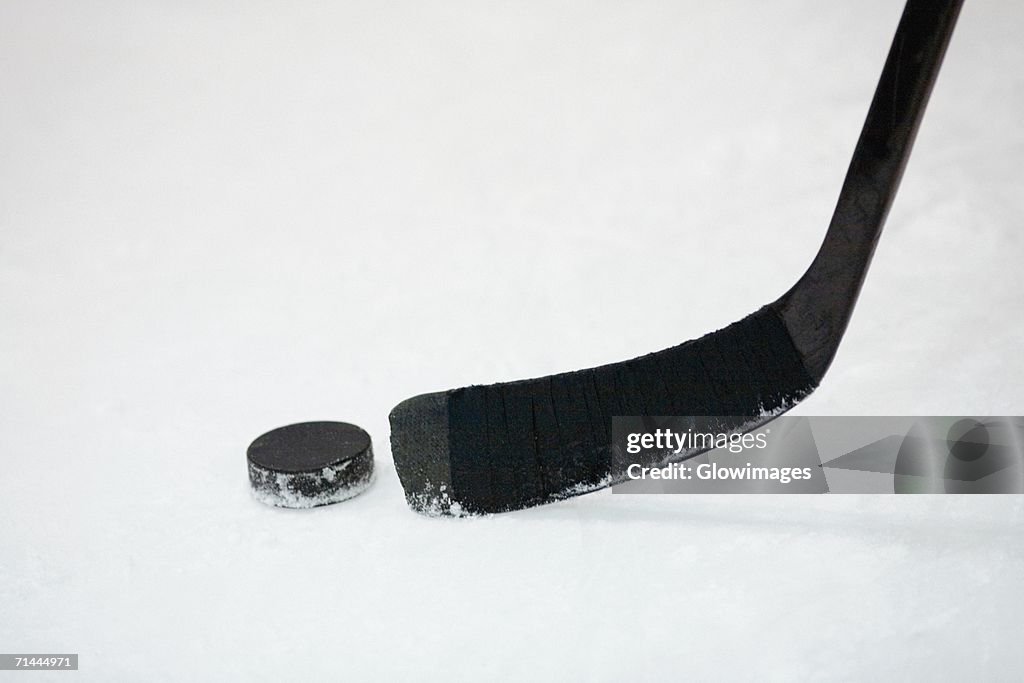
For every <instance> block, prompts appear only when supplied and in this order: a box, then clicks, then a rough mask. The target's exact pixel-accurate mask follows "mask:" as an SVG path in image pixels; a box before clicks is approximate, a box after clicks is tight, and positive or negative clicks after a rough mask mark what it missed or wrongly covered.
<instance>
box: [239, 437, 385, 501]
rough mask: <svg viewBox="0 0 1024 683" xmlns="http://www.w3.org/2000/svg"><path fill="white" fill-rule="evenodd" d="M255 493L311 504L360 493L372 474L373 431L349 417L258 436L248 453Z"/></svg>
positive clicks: (263, 498) (264, 498) (267, 498)
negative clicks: (368, 430) (350, 420)
mask: <svg viewBox="0 0 1024 683" xmlns="http://www.w3.org/2000/svg"><path fill="white" fill-rule="evenodd" d="M246 455H247V457H248V460H249V483H250V485H251V487H252V495H253V497H254V498H256V499H257V500H259V501H260V502H262V503H266V504H267V505H276V506H277V507H285V508H311V507H317V506H319V505H330V504H331V503H338V502H340V501H343V500H348V499H349V498H352V497H353V496H357V495H359V494H360V493H362V492H363V491H365V490H366V488H367V487H368V486H369V485H370V482H371V481H372V480H373V449H372V448H371V447H370V435H369V434H367V433H366V432H365V431H363V430H362V429H360V428H359V427H357V426H355V425H352V424H348V423H347V422H301V423H299V424H293V425H288V426H287V427H279V428H278V429H275V430H273V431H270V432H267V433H266V434H264V435H263V436H261V437H259V438H257V439H256V440H255V441H253V442H252V444H250V445H249V450H248V452H247V453H246Z"/></svg>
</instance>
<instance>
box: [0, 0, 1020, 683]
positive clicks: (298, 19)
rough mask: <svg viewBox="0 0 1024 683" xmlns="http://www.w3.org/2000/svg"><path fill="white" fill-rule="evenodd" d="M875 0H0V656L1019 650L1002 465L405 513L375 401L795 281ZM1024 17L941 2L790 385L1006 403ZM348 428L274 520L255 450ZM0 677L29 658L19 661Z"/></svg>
mask: <svg viewBox="0 0 1024 683" xmlns="http://www.w3.org/2000/svg"><path fill="white" fill-rule="evenodd" d="M901 9H902V3H901V2H900V1H899V0H871V1H866V2H857V1H854V0H841V1H840V0H836V1H834V2H812V1H810V0H773V1H772V2H753V1H750V2H740V1H738V0H718V1H715V2H696V1H690V2H671V1H668V0H635V1H634V0H630V1H628V2H627V1H625V0H622V1H620V2H604V1H600V2H583V1H582V0H554V1H547V0H478V1H472V2H471V1H469V0H426V1H423V2H413V1H411V0H396V1H393V2H392V1H381V0H360V1H341V0H339V1H337V2H316V1H311V2H284V1H281V0H257V1H256V2H237V1H235V2H231V1H227V0H218V1H216V2H187V1H185V2H160V1H157V0H131V1H127V0H124V1H114V2H98V1H95V0H91V1H83V0H79V1H73V0H65V1H56V2H55V1H51V0H0V651H3V652H78V653H80V655H81V670H80V671H79V672H78V673H77V674H68V673H61V674H53V675H51V676H47V675H46V674H39V675H34V678H33V677H32V676H30V675H23V674H15V675H16V676H23V677H24V680H26V681H28V680H30V678H31V679H32V680H44V679H50V678H52V679H53V680H61V681H64V680H83V681H86V680H87V681H128V680H152V681H187V680H210V681H227V680H246V681H277V680H290V681H299V680H317V681H329V680H375V679H376V680H387V681H405V680H426V681H430V680H437V681H463V680H494V679H499V678H504V679H509V680H531V681H565V680H621V681H670V680H684V679H685V680H710V679H718V678H722V679H735V680H791V679H816V680H852V679H860V680H864V679H881V680H885V679H889V680H893V679H897V678H901V677H905V676H907V677H911V678H920V679H926V678H927V679H972V680H977V679H1004V680H1005V679H1010V678H1020V676H1021V674H1022V672H1024V648H1021V646H1020V644H1021V641H1022V637H1024V626H1022V624H1024V619H1022V612H1024V590H1022V589H1021V587H1020V586H1021V577H1022V576H1024V540H1022V534H1021V521H1022V518H1024V506H1022V502H1021V499H1020V498H1018V497H1012V496H1007V497H1001V498H995V497H982V496H978V497H956V496H948V497H912V496H905V497H895V496H888V497H869V496H863V497H857V496H835V497H828V496H821V497H771V496H762V497H757V496H750V497H742V496H735V497H704V498H698V497H682V496H665V497H660V496H612V495H610V494H609V493H608V492H607V491H606V492H602V493H598V494H594V495H590V496H586V497H583V498H579V499H575V500H571V501H566V502H564V503H561V504H557V505H553V506H549V507H544V508H539V509H534V510H528V511H523V512H519V513H515V514H509V515H505V516H498V517H491V518H482V519H469V520H437V519H427V518H424V517H421V516H418V515H416V514H414V513H412V512H410V511H409V510H408V509H407V507H406V504H405V502H404V500H403V497H402V494H401V489H400V486H399V483H398V479H397V477H396V475H395V472H394V469H393V467H392V463H391V457H390V453H389V448H388V423H387V414H388V411H389V410H390V408H391V407H392V406H393V405H395V404H396V403H398V402H399V401H400V400H401V399H404V398H406V397H408V396H411V395H414V394H417V393H421V392H424V391H432V390H439V389H445V388H451V387H456V386H462V385H466V384H471V383H486V382H492V381H498V380H508V379H516V378H522V377H530V376H539V375H545V374H549V373H552V372H557V371H563V370H570V369H577V368H581V367H585V366H589V365H594V364H600V363H605V362H610V361H615V360H622V359H626V358H630V357H633V356H636V355H639V354H641V353H645V352H648V351H653V350H656V349H660V348H664V347H666V346H670V345H673V344H676V343H678V342H680V341H683V340H685V339H689V338H694V337H697V336H700V335H702V334H704V333H706V332H708V331H711V330H714V329H717V328H720V327H722V326H724V325H726V324H728V323H730V322H732V321H734V320H737V319H739V318H741V317H743V316H745V315H747V314H748V313H750V312H752V311H753V310H755V309H756V308H758V307H760V306H761V305H763V304H765V303H767V302H768V301H770V300H772V299H774V298H775V297H777V296H778V295H779V294H781V293H782V292H783V291H784V290H786V289H787V288H788V287H789V286H790V285H791V284H792V283H793V282H794V281H795V280H796V278H797V277H798V276H799V275H800V274H801V273H802V271H803V269H804V268H805V267H806V266H807V264H808V263H809V262H810V259H811V257H812V256H813V254H814V253H815V251H816V250H817V248H818V245H819V243H820V241H821V239H822V237H823V235H824V231H825V228H826V225H827V223H828V219H829V217H830V215H831V211H832V208H833V204H834V202H835V199H836V195H837V193H838V190H839V186H840V183H841V181H842V177H843V174H844V172H845V170H846V165H847V163H848V161H849V158H850V155H851V153H852V150H853V146H854V143H855V141H856V137H857V133H858V131H859V129H860V125H861V123H862V121H863V117H864V114H865V112H866V109H867V105H868V102H869V100H870V98H871V94H872V91H873V89H874V86H875V83H876V81H877V78H878V75H879V73H880V70H881V67H882V63H883V61H884V58H885V54H886V51H887V50H888V47H889V42H890V40H891V37H892V34H893V31H894V29H895V26H896V23H897V21H898V18H899V15H900V12H901ZM1022 35H1024V5H1021V4H1020V3H1014V2H1007V1H1004V2H998V1H996V0H968V2H967V3H966V7H965V9H964V11H963V14H962V16H961V20H960V25H959V27H958V29H957V32H956V34H955V35H954V38H953V42H952V46H951V48H950V50H949V53H948V55H947V60H946V64H945V67H944V70H943V73H942V74H941V76H940V78H939V82H938V84H937V87H936V90H935V93H934V96H933V98H932V102H931V105H930V109H929V111H928V114H927V116H926V117H925V121H924V125H923V127H922V129H921V132H920V135H919V137H918V140H917V147H916V150H915V153H914V157H913V159H912V160H911V163H910V165H909V168H908V170H907V174H906V177H905V179H904V182H903V186H902V189H901V191H900V194H899V196H898V197H897V200H896V203H895V206H894V208H893V210H892V213H891V215H890V218H889V223H888V226H887V228H886V231H885V233H884V235H883V238H882V240H881V243H880V245H879V248H878V251H877V254H876V258H875V261H874V264H873V266H872V269H871V272H870V274H869V277H868V279H867V283H866V286H865V288H864V291H863V294H862V296H861V299H860V303H859V305H858V307H857V310H856V313H855V315H854V317H853V321H852V324H851V325H850V328H849V331H848V333H847V335H846V338H845V340H844V342H843V344H842V346H841V348H840V350H839V355H838V357H837V359H836V361H835V364H834V365H833V367H832V369H831V371H830V372H829V374H828V376H827V377H826V379H825V381H824V383H823V384H822V386H821V388H820V389H819V390H818V391H817V392H816V393H815V394H814V395H813V396H812V397H811V398H809V399H808V400H807V401H806V402H805V403H804V404H802V405H801V406H800V407H799V408H798V414H805V415H813V414H819V415H858V414H897V415H901V414H925V415H926V414H939V415H942V414H952V415H962V414H972V415H983V414H994V415H1001V414H1018V415H1019V414H1021V411H1022V408H1024V354H1022V352H1021V346H1022V345H1024V315H1022V313H1024V311H1022V303H1024V274H1022V267H1021V264H1022V262H1024V191H1022V187H1024V125H1022V120H1024V42H1022V41H1021V36H1022ZM312 419H339V420H347V421H351V422H355V423H356V424H359V425H361V426H363V427H364V428H366V429H367V430H368V431H369V432H370V434H371V435H372V437H373V439H374V447H375V450H376V454H377V465H378V468H379V476H378V479H377V481H376V483H375V484H374V486H373V487H372V488H371V489H370V490H369V491H368V492H367V493H366V494H364V495H363V496H361V497H359V498H357V499H354V500H351V501H348V502H345V503H342V504H339V505H336V506H332V507H330V508H323V509H317V510H312V511H286V510H280V509H272V508H270V507H267V506H264V505H260V504H259V503H257V502H255V501H254V500H252V498H251V497H250V495H249V492H248V487H247V480H246V467H245V448H246V446H247V445H248V443H249V442H250V441H251V440H252V439H253V438H254V437H256V436H257V435H259V434H261V433H262V432H264V431H266V430H268V429H270V428H273V427H276V426H279V425H282V424H287V423H290V422H296V421H304V420H312ZM18 680H22V678H20V677H19V678H18Z"/></svg>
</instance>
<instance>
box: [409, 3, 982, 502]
mask: <svg viewBox="0 0 1024 683" xmlns="http://www.w3.org/2000/svg"><path fill="white" fill-rule="evenodd" d="M961 4H962V0H909V1H908V2H907V5H906V8H905V9H904V12H903V17H902V19H901V20H900V25H899V28H898V29H897V31H896V37H895V39H894V40H893V45H892V48H891V50H890V52H889V57H888V59H887V60H886V63H885V69H884V71H883V73H882V78H881V80H880V82H879V85H878V89H877V90H876V92H875V97H874V100H873V101H872V103H871V108H870V110H869V112H868V117H867V121H866V122H865V124H864V130H863V132H862V133H861V137H860V141H859V142H858V143H857V148H856V151H855V152H854V156H853V161H852V162H851V163H850V168H849V171H848V173H847V176H846V181H845V183H844V184H843V189H842V192H841V193H840V196H839V202H838V205H837V207H836V211H835V215H834V216H833V218H832V222H831V224H830V225H829V229H828V233H827V234H826V236H825V241H824V243H823V244H822V246H821V249H820V251H819V252H818V255H817V256H816V257H815V259H814V262H813V263H812V264H811V266H810V268H809V269H808V270H807V272H806V273H805V274H804V276H803V277H802V278H801V279H800V280H799V282H797V284H796V285H795V286H794V287H793V288H792V289H791V290H789V291H788V292H787V293H786V294H785V295H783V296H782V297H781V298H780V299H779V300H778V301H775V302H774V303H772V304H769V305H767V306H765V307H763V308H762V309H760V310H759V311H756V312H754V313H753V314H751V315H749V316H747V317H746V318H744V319H743V320H740V321H739V322H736V323H733V324H732V325H730V326H729V327H727V328H725V329H723V330H719V331H718V332H714V333H712V334H708V335H705V336H704V337H701V338H700V339H698V340H695V341H690V342H686V343H684V344H680V345H679V346H674V347H672V348H669V349H665V350H663V351H658V352H657V353H651V354H647V355H646V356H641V357H639V358H634V359H632V360H628V361H623V362H621V363H613V364H611V365H604V366H601V367H597V368H588V369H585V370H579V371H576V372H567V373H562V374H558V375H551V376H550V377H541V378H538V379H528V380H522V381H518V382H505V383H501V384H491V385H488V386H472V387H465V388H462V389H453V390H451V391H442V392H437V393H432V394H424V395H421V396H416V397H413V398H410V399H408V400H406V401H403V402H402V403H400V404H399V405H398V406H396V407H395V409H394V410H393V411H392V412H391V416H390V417H391V450H392V454H393V455H394V459H395V468H396V469H397V470H398V475H399V478H400V479H401V482H402V487H403V488H404V489H405V496H406V500H407V501H408V502H409V504H410V505H411V506H412V507H413V509H415V510H418V511H420V512H424V513H427V514H462V513H482V512H503V511H507V510H514V509H517V508H523V507H528V506H531V505H539V504H542V503H546V502H550V501H554V500H560V499H563V498H567V497H569V496H574V495H579V494H582V493H586V492H588V491H594V490H597V489H599V488H603V487H605V486H609V485H611V484H614V483H616V482H618V481H623V480H624V479H626V472H625V471H624V469H623V468H624V467H625V465H624V464H623V463H619V462H617V461H616V460H613V458H612V457H611V449H612V443H611V442H612V439H611V418H612V417H613V416H616V415H624V416H628V415H651V416H659V415H679V416H693V417H694V418H695V419H696V418H698V417H699V416H725V417H718V418H715V424H714V427H715V431H725V430H733V431H743V430H749V429H753V428H755V427H757V426H759V425H761V424H764V423H765V422H768V421H770V420H772V419H773V418H775V417H776V416H778V415H780V414H782V413H783V412H785V411H787V410H789V409H790V408H791V407H793V406H794V405H795V404H796V403H797V402H799V401H800V400H802V399H803V398H804V397H806V396H807V395H808V394H810V393H811V392H812V391H813V390H814V389H815V387H817V385H818V383H819V382H820V381H821V378H822V377H823V376H824V374H825V371H826V370H827V369H828V366H829V364H830V363H831V361H832V359H833V357H834V356H835V353H836V349H837V348H838V346H839V342H840V340H841V339H842V336H843V332H844V331H845V329H846V325H847V323H848V322H849V320H850V314H851V313H852V311H853V306H854V304H855V303H856V300H857V295H858V294H859V292H860V288H861V285H862V284H863V282H864V276H865V275H866V273H867V268H868V264H869V262H870V261H871V256H872V254H873V253H874V249H875V245H876V244H877V242H878V237H879V235H880V233H881V230H882V225H883V223H884V221H885V217H886V214H887V213H888V211H889V207H890V206H891V204H892V200H893V197H894V196H895V194H896V189H897V187H898V185H899V181H900V177H901V176H902V174H903V169H904V167H905V166H906V163H907V158H908V157H909V155H910V149H911V147H912V145H913V142H914V136H915V134H916V133H917V128H918V125H919V124H920V122H921V116H922V115H923V113H924V108H925V105H926V103H927V101H928V96H929V94H930V92H931V89H932V86H933V84H934V83H935V77H936V75H937V74H938V70H939V65H940V63H941V62H942V57H943V54H944V53H945V50H946V46H947V45H948V43H949V39H950V36H951V34H952V31H953V26H954V24H955V22H956V17H957V14H958V12H959V10H960V6H961ZM694 455H697V453H694V452H691V453H688V454H687V457H692V456H694Z"/></svg>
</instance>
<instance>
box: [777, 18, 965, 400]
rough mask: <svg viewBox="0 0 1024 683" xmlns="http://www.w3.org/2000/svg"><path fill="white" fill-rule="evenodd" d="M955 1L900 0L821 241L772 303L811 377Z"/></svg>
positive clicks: (912, 132) (818, 372)
mask: <svg viewBox="0 0 1024 683" xmlns="http://www.w3.org/2000/svg"><path fill="white" fill-rule="evenodd" d="M961 5H963V0H909V2H907V5H906V7H905V8H904V10H903V17H902V18H901V19H900V25H899V28H898V29H897V30H896V37H895V38H894V39H893V42H892V47H891V48H890V49H889V57H888V59H886V61H885V68H884V69H883V70H882V77H881V79H879V82H878V87H877V88H876V89H875V96H874V99H872V101H871V108H870V109H869V110H868V116H867V120H866V121H865V122H864V128H863V129H862V130H861V134H860V140H858V142H857V147H856V149H855V150H854V153H853V159H852V160H851V161H850V168H849V170H848V171H847V172H846V180H845V182H844V183H843V189H842V191H841V192H840V193H839V202H838V203H837V205H836V210H835V213H834V214H833V215H832V223H831V224H830V225H829V228H828V232H827V233H826V234H825V241H824V243H823V244H822V245H821V249H820V250H819V251H818V255H817V256H816V257H815V259H814V261H813V262H812V263H811V267H810V268H808V269H807V272H806V273H805V274H804V276H803V277H802V278H800V281H799V282H797V283H796V285H794V287H793V288H792V289H791V290H789V292H787V293H786V294H785V295H784V296H783V297H782V298H781V299H779V300H778V301H777V302H775V303H774V304H772V306H773V307H774V308H775V309H776V310H777V311H779V313H780V314H781V315H782V318H783V320H785V322H786V327H787V328H788V329H789V334H790V336H791V337H792V338H793V343H794V345H796V347H797V349H798V350H799V351H800V353H801V355H803V357H804V365H805V366H806V367H807V370H808V372H809V373H810V374H811V376H812V377H814V379H815V380H816V381H821V378H822V377H823V376H824V374H825V371H826V370H828V366H829V364H831V362H832V359H833V358H834V357H835V353H836V349H838V347H839V342H840V340H841V339H842V337H843V333H844V332H845V331H846V326H847V324H848V323H849V322H850V316H851V314H852V313H853V307H854V304H856V303H857V296H858V295H859V294H860V289H861V286H862V285H863V284H864V278H865V276H866V275H867V271H868V265H869V264H870V263H871V256H872V255H873V254H874V252H875V246H876V245H877V244H878V238H879V237H880V236H881V234H882V227H883V226H884V225H885V218H886V216H887V215H888V213H889V208H890V207H891V206H892V201H893V199H894V198H895V197H896V190H897V189H899V185H900V179H901V178H902V177H903V170H904V169H905V168H906V166H907V160H908V159H910V150H911V148H912V147H913V146H914V138H915V137H916V136H917V129H918V127H919V126H920V125H921V119H922V118H923V116H924V110H925V106H926V105H927V104H928V97H929V96H930V95H931V92H932V87H933V86H934V85H935V79H936V77H937V76H938V75H939V67H940V66H941V64H942V58H943V56H944V55H945V53H946V47H947V46H948V45H949V39H950V37H951V36H952V35H953V27H954V26H955V25H956V19H957V15H958V14H959V13H960V7H961Z"/></svg>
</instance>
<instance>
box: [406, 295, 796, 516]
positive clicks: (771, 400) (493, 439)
mask: <svg viewBox="0 0 1024 683" xmlns="http://www.w3.org/2000/svg"><path fill="white" fill-rule="evenodd" d="M815 386H816V382H815V381H814V380H813V379H812V377H811V375H810V374H809V373H808V372H807V370H806V368H805V367H804V363H803V359H802V357H801V356H800V354H799V353H798V352H797V350H796V348H795V347H794V345H793V341H792V339H791V338H790V335H789V332H788V331H787V329H786V326H785V324H784V323H783V321H782V319H781V318H780V317H779V315H778V314H777V313H776V312H775V310H774V309H773V308H772V307H770V306H766V307H764V308H762V309H761V310H759V311H757V312H755V313H753V314H752V315H749V316H747V317H746V318H744V319H743V320H740V321H739V322H737V323H733V324H732V325H730V326H729V327H726V328H724V329H722V330H719V331H717V332H714V333H711V334H708V335H705V336H704V337H701V338H700V339H697V340H694V341H689V342H686V343H684V344H680V345H678V346H674V347H671V348H668V349H665V350H663V351H658V352H656V353H651V354H647V355H646V356H641V357H639V358H634V359H632V360H627V361H623V362H620V363H612V364H610V365H603V366H600V367H596V368H588V369H585V370H579V371H576V372H568V373H563V374H558V375H551V376H548V377H540V378H537V379H528V380H521V381H517V382H505V383H501V384H491V385H487V386H471V387H465V388H462V389H454V390H451V391H443V392H437V393H432V394H423V395H421V396H415V397H413V398H410V399H407V400H406V401H403V402H402V403H400V404H399V405H398V406H396V407H395V408H394V410H392V412H391V415H390V421H391V451H392V453H393V455H394V460H395V468H396V470H397V471H398V476H399V479H400V480H401V482H402V487H403V488H404V489H405V496H406V500H407V501H408V503H409V505H410V506H411V507H412V508H413V509H414V510H416V511H418V512H422V513H425V514H431V515H462V514H482V513H493V512H506V511H510V510H516V509H520V508H524V507H530V506H533V505H540V504H543V503H548V502H552V501H556V500H561V499H564V498H569V497H571V496H575V495H580V494H583V493H588V492H590V491H595V490H597V489H600V488H604V487H606V486H610V485H612V484H614V483H617V482H619V481H623V480H624V479H625V478H626V477H625V472H622V471H618V469H619V468H618V466H616V464H615V463H613V459H612V457H611V454H612V435H611V418H612V417H613V416H627V415H648V416H662V415H684V416H727V417H726V418H725V419H726V423H725V424H721V425H719V427H720V428H721V427H724V428H726V429H728V430H735V431H741V430H749V429H752V428H754V427H755V426H758V425H760V424H763V423H765V422H767V421H769V420H771V419H773V418H774V417H776V416H777V415H779V414H781V413H782V412H785V411H786V410H788V409H789V408H791V407H792V406H793V405H795V404H796V403H797V402H799V401H800V400H802V399H803V398H804V397H805V396H807V395H808V394H809V393H810V392H811V391H813V390H814V388H815Z"/></svg>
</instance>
